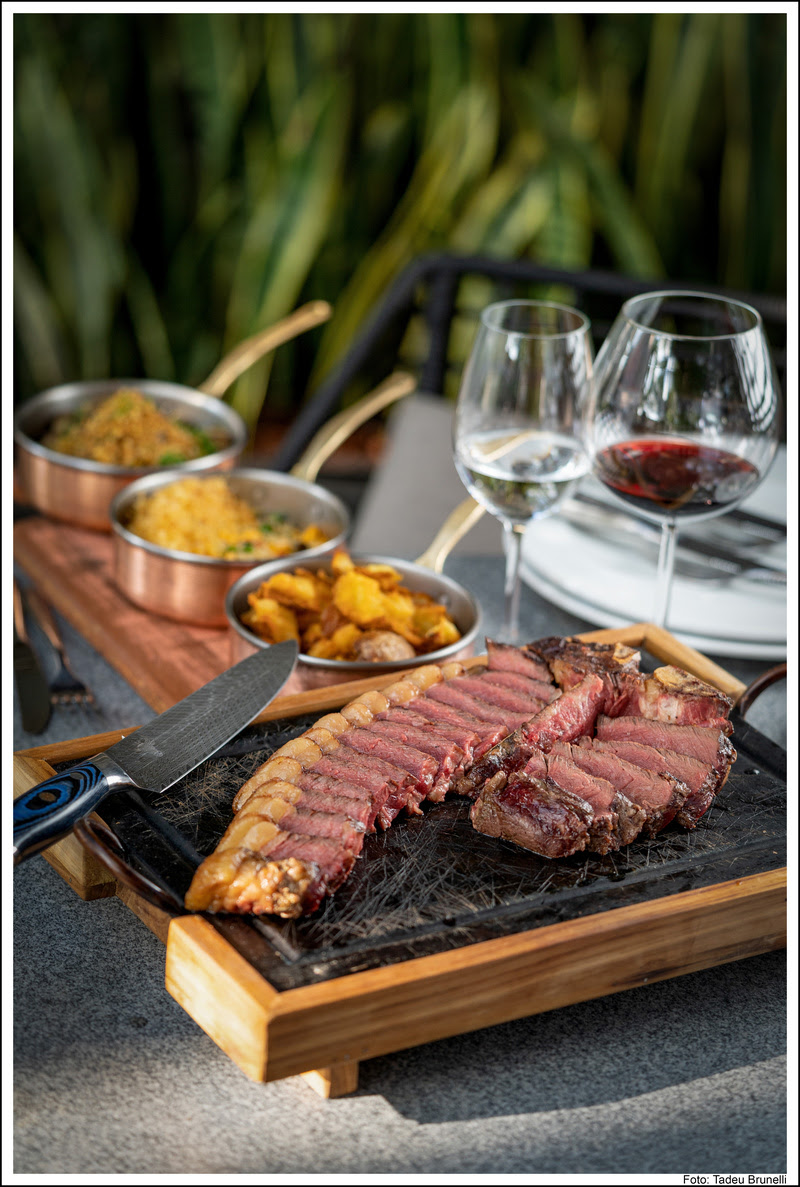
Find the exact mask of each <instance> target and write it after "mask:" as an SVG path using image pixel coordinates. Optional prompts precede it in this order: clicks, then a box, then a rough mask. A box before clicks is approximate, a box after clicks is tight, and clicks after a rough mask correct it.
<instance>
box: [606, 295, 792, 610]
mask: <svg viewBox="0 0 800 1187" xmlns="http://www.w3.org/2000/svg"><path fill="white" fill-rule="evenodd" d="M778 390H779V389H778V381H777V377H776V374H775V368H774V364H773V361H772V357H771V354H770V350H769V346H768V344H767V340H766V336H765V334H764V329H763V325H762V322H761V317H760V315H759V313H758V312H757V311H756V310H755V309H753V308H751V306H749V305H745V304H743V303H742V302H741V301H734V300H731V299H729V298H727V297H720V296H713V295H710V294H707V293H695V292H655V293H644V294H642V295H641V296H638V297H632V298H631V299H630V300H629V301H626V302H625V304H624V305H623V307H622V309H621V311H620V313H619V314H618V316H617V318H616V320H615V322H614V324H613V326H612V327H611V330H610V331H609V334H608V337H607V338H606V339H605V341H604V342H603V345H602V346H601V348H600V350H599V351H598V354H597V359H596V360H595V366H594V384H593V393H592V397H591V400H590V404H589V411H588V415H587V438H588V440H589V441H590V442H591V445H592V448H593V450H594V474H595V476H596V477H597V478H599V480H600V481H601V482H602V483H603V484H604V485H605V486H606V488H607V489H608V490H609V491H611V492H612V494H614V495H615V496H616V497H617V498H619V499H621V500H622V502H623V503H624V504H625V505H626V507H627V508H628V510H632V511H634V512H635V513H636V514H637V515H641V516H643V517H644V518H646V519H649V520H654V521H656V522H657V523H660V524H661V547H660V551H659V559H658V570H657V575H656V597H655V604H654V611H653V621H654V622H655V623H656V624H657V625H658V626H666V623H667V616H668V613H669V601H670V592H671V589H672V573H673V568H674V562H675V541H676V533H677V530H678V526H679V524H681V523H688V522H691V521H694V520H700V519H707V518H711V517H712V516H716V515H723V514H724V513H725V512H726V511H730V510H731V509H732V508H733V507H735V506H736V505H737V504H738V503H740V502H741V501H742V499H744V498H746V497H747V495H749V494H750V493H751V492H752V491H753V490H754V489H755V487H756V486H758V484H759V483H760V482H761V481H762V479H763V478H764V476H765V475H766V473H767V470H768V469H769V467H770V465H771V463H772V459H773V457H774V456H775V451H776V448H777V443H778V428H779V425H778V419H779V418H778V400H779V397H778Z"/></svg>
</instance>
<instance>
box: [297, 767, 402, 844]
mask: <svg viewBox="0 0 800 1187" xmlns="http://www.w3.org/2000/svg"><path fill="white" fill-rule="evenodd" d="M297 786H298V787H302V788H303V790H304V791H309V792H310V791H313V792H317V793H318V794H324V795H329V796H334V797H336V798H337V799H342V800H344V801H346V804H347V807H346V808H345V807H342V808H341V811H342V812H343V813H344V814H345V815H346V816H348V817H349V818H350V819H351V820H355V821H356V822H357V823H359V824H363V825H364V828H365V829H366V831H367V832H374V831H375V818H376V817H377V815H378V812H379V811H380V809H381V806H382V804H383V803H384V801H385V799H386V798H387V796H388V787H387V789H386V795H384V796H378V795H375V794H374V793H373V792H371V791H368V790H367V789H366V788H365V787H359V785H358V784H357V783H348V782H346V781H345V780H344V779H334V778H333V777H332V776H331V775H323V774H318V773H317V772H316V771H314V770H313V768H312V769H311V770H310V771H303V773H302V775H300V777H299V778H298V780H297ZM304 802H305V801H304V800H303V799H302V798H301V799H300V800H299V801H298V803H301V804H302V803H304Z"/></svg>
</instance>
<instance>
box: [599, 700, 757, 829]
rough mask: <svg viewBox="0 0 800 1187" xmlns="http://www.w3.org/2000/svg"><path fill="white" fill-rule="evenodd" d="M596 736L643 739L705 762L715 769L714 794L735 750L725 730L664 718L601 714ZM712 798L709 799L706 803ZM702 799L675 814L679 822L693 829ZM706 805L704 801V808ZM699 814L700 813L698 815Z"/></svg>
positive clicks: (731, 762)
mask: <svg viewBox="0 0 800 1187" xmlns="http://www.w3.org/2000/svg"><path fill="white" fill-rule="evenodd" d="M597 737H598V738H600V740H601V741H603V742H617V741H627V742H642V743H643V744H644V745H645V746H654V747H655V749H656V750H676V751H677V752H678V754H689V755H691V756H692V757H693V758H697V759H699V760H700V762H702V763H706V764H707V765H708V766H709V767H711V769H712V771H713V772H714V781H713V790H712V789H711V788H710V787H709V788H708V789H707V790H706V796H707V795H708V793H709V792H710V794H711V796H712V797H713V796H715V795H716V794H717V793H718V792H719V789H720V788H721V787H722V785H723V784H724V782H725V780H726V779H727V778H728V774H729V773H730V769H731V766H732V764H733V763H734V762H735V761H736V751H735V750H734V748H733V746H732V745H731V743H730V742H729V741H728V738H727V736H726V734H725V733H724V731H722V730H718V729H715V728H714V727H710V726H701V725H672V724H671V723H670V722H666V721H651V720H650V719H649V718H647V717H612V718H609V717H600V718H599V719H598V722H597ZM710 802H711V801H710V800H708V803H710ZM701 806H702V800H701V798H699V797H698V799H697V800H696V801H695V802H694V803H693V804H692V805H691V806H689V807H685V811H684V810H683V809H682V810H681V812H680V813H679V815H678V820H679V823H680V824H683V825H684V827H686V828H693V827H694V825H695V824H696V823H697V821H698V820H699V819H700V816H701V815H702V814H703V811H705V809H703V810H702V811H701ZM707 806H708V804H706V807H707ZM697 813H699V815H698V814H697Z"/></svg>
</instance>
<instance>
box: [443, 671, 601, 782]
mask: <svg viewBox="0 0 800 1187" xmlns="http://www.w3.org/2000/svg"><path fill="white" fill-rule="evenodd" d="M604 702H605V690H604V686H603V681H602V679H601V678H600V677H599V676H595V675H591V676H587V677H585V679H584V680H582V681H581V683H580V684H576V685H575V687H574V688H571V689H570V690H569V692H564V693H562V694H561V696H560V697H558V698H557V699H556V700H555V701H551V702H550V704H549V705H545V707H544V708H543V709H540V710H539V712H538V713H537V714H536V716H535V717H532V718H531V719H530V721H527V722H525V723H524V724H523V725H521V726H519V727H518V728H517V729H515V730H514V732H513V733H511V734H509V735H508V737H506V738H504V739H503V740H502V741H501V742H498V743H497V745H496V746H493V747H492V749H491V750H489V751H487V753H486V754H484V756H483V758H481V759H480V760H479V761H478V762H476V763H475V764H474V766H473V767H472V769H471V770H470V771H468V772H467V773H466V775H464V776H463V777H462V778H461V779H459V780H458V782H457V783H456V785H455V788H454V790H455V791H456V792H457V793H458V794H459V795H465V796H469V797H470V798H472V799H474V798H475V796H476V795H477V794H478V793H479V792H480V790H481V788H482V786H483V785H484V783H487V782H488V781H489V780H490V779H492V778H493V777H494V776H495V775H496V774H497V773H498V772H501V771H502V772H504V774H505V775H506V778H510V776H511V775H513V774H514V773H515V772H516V771H521V770H522V768H523V767H524V766H525V764H526V763H527V761H528V759H529V758H530V757H531V755H532V754H533V752H534V750H537V749H539V750H549V749H550V747H551V745H552V743H553V742H554V741H557V740H558V739H559V738H561V739H563V740H564V741H567V742H569V741H572V739H573V738H579V737H580V736H581V735H582V734H587V733H591V731H592V727H593V725H594V722H595V718H596V717H597V714H598V713H599V711H600V709H601V707H602V706H603V704H604Z"/></svg>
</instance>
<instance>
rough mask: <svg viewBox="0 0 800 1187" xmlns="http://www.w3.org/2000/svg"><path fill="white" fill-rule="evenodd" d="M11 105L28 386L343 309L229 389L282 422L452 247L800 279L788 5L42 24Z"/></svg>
mask: <svg viewBox="0 0 800 1187" xmlns="http://www.w3.org/2000/svg"><path fill="white" fill-rule="evenodd" d="M14 97H15V105H14V195H15V212H14V217H15V239H14V274H15V280H14V314H15V317H14V326H15V359H16V366H15V399H22V398H24V397H25V396H27V395H29V394H31V393H32V392H35V391H38V390H41V389H42V388H44V387H47V386H50V385H51V384H54V383H58V382H61V381H64V380H68V379H78V378H93V377H104V376H109V375H113V376H121V377H122V376H128V377H130V376H141V377H146V376H153V377H159V378H162V379H175V380H177V381H179V382H183V383H190V384H196V383H199V382H201V381H202V380H203V379H204V378H205V377H206V375H207V374H208V373H209V372H210V371H211V370H212V368H213V367H214V365H215V364H216V363H217V362H218V360H219V358H220V357H221V355H222V353H223V352H224V351H225V350H227V349H229V348H231V347H232V346H233V345H235V344H236V343H237V342H239V341H241V339H243V338H245V337H247V336H248V335H249V334H252V333H254V332H255V331H256V330H258V329H260V328H261V327H262V326H264V325H267V324H269V323H270V322H272V321H274V320H276V319H277V318H278V317H280V316H282V315H283V314H285V313H287V312H288V311H290V310H291V309H292V308H294V307H295V306H296V305H298V304H299V303H301V302H302V301H303V300H306V299H311V298H318V297H322V298H325V299H327V300H329V301H331V302H332V303H333V305H334V307H335V315H334V318H333V319H332V321H331V322H330V323H328V325H327V326H326V327H325V328H324V329H322V330H319V331H317V332H315V333H314V334H313V335H310V336H306V337H305V338H303V339H301V340H298V342H297V343H295V344H293V345H292V346H286V347H283V348H281V350H279V351H278V352H277V354H276V356H275V357H274V359H273V360H271V362H266V363H263V364H260V365H259V366H258V367H256V368H254V369H253V370H252V371H251V372H249V373H248V374H247V375H246V376H245V377H244V378H243V379H242V380H240V381H239V382H238V384H237V385H236V388H235V389H234V390H233V392H232V393H231V396H230V399H231V400H232V402H233V403H235V404H236V406H237V407H238V408H239V410H240V411H241V412H242V413H243V414H244V415H245V417H246V418H247V419H248V420H249V422H250V423H251V425H253V424H255V422H256V421H257V419H258V417H259V415H260V414H261V413H262V412H264V413H265V415H270V416H277V417H280V416H285V415H287V414H289V413H290V412H291V410H292V408H293V407H296V406H297V404H298V402H299V401H301V400H302V399H303V396H304V393H306V392H308V391H310V390H313V388H314V387H315V386H316V385H317V384H318V383H319V381H320V379H321V378H322V377H323V376H324V375H325V374H326V373H327V372H329V370H330V368H331V367H333V366H334V364H335V363H336V361H337V359H338V358H339V357H340V356H341V354H342V353H343V352H344V351H345V350H346V349H347V347H348V345H349V344H350V343H351V341H352V339H353V336H354V334H355V333H356V332H357V330H358V328H359V326H360V325H361V324H362V323H363V321H364V319H365V318H367V317H368V316H369V313H370V311H371V310H372V309H373V307H374V306H375V304H376V302H377V301H378V300H379V299H380V297H381V295H382V293H383V292H384V291H385V290H386V288H387V287H388V286H389V285H390V283H391V282H392V280H393V279H394V278H395V276H396V275H397V274H398V272H399V271H400V270H401V269H402V267H403V266H404V265H405V264H406V263H407V262H408V261H409V260H411V259H412V258H413V257H414V256H416V255H418V254H420V253H422V252H425V251H430V250H442V249H447V250H452V251H457V252H461V253H485V254H491V255H496V256H500V257H504V258H529V259H533V260H537V261H540V262H543V263H548V264H552V265H555V266H560V267H566V268H575V269H583V268H586V267H590V266H592V267H601V268H610V269H614V270H618V271H620V272H625V273H627V274H629V275H632V276H639V277H646V278H651V277H652V278H660V277H668V278H671V279H680V280H691V281H702V282H707V283H710V284H716V285H723V286H729V287H733V288H738V289H744V290H750V291H761V292H772V293H778V294H780V293H782V292H783V291H784V287H785V283H786V18H785V16H784V15H781V14H770V13H760V12H756V13H717V12H706V13H689V14H680V13H671V12H670V13H660V14H637V13H624V14H621V13H614V14H612V13H607V14H603V13H601V14H589V15H570V14H549V15H548V14H543V15H542V14H540V15H531V14H504V15H489V14H454V13H430V14H419V13H397V14H356V13H351V14H333V13H331V14H315V15H311V14H237V13H212V14H201V13H197V14H177V13H175V14H157V15H131V14H127V15H125V14H113V13H98V14H71V13H58V12H54V13H44V14H34V13H27V14H20V13H17V14H16V15H15V17H14ZM270 366H271V368H272V374H270Z"/></svg>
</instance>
